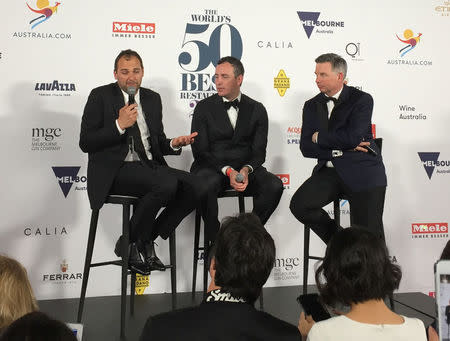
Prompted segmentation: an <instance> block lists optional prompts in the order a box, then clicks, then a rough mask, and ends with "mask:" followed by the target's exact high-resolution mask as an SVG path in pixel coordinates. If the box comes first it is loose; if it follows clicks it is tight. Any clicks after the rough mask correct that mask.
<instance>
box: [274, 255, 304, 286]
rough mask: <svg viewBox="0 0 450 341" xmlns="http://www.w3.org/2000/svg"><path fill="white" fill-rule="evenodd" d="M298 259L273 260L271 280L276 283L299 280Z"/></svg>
mask: <svg viewBox="0 0 450 341" xmlns="http://www.w3.org/2000/svg"><path fill="white" fill-rule="evenodd" d="M299 270H300V258H298V257H286V258H277V259H275V264H274V267H273V272H272V274H273V279H274V280H276V281H288V280H298V279H300V271H299Z"/></svg>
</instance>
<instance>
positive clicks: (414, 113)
mask: <svg viewBox="0 0 450 341" xmlns="http://www.w3.org/2000/svg"><path fill="white" fill-rule="evenodd" d="M397 115H398V119H399V120H426V119H427V114H426V113H423V112H419V111H418V110H417V108H416V107H415V106H413V105H411V104H399V105H398V113H397Z"/></svg>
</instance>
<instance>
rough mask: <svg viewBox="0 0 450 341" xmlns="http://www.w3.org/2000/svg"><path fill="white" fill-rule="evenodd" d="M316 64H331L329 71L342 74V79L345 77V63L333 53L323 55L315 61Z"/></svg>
mask: <svg viewBox="0 0 450 341" xmlns="http://www.w3.org/2000/svg"><path fill="white" fill-rule="evenodd" d="M315 62H316V63H331V69H332V70H333V71H334V72H342V74H343V75H344V79H345V78H346V77H347V62H346V61H345V59H344V58H342V57H341V56H339V55H337V54H335V53H325V54H322V55H320V56H319V57H317V58H316V60H315Z"/></svg>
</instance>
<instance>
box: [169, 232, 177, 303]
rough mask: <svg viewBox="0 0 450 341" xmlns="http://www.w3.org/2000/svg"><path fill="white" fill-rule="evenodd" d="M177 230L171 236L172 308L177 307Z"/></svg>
mask: <svg viewBox="0 0 450 341" xmlns="http://www.w3.org/2000/svg"><path fill="white" fill-rule="evenodd" d="M176 244H177V243H176V239H175V231H174V232H172V234H171V235H170V236H169V254H170V264H171V266H172V267H171V268H170V284H171V285H172V310H175V309H176V308H177V253H176V251H177V246H176Z"/></svg>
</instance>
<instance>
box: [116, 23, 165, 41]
mask: <svg viewBox="0 0 450 341" xmlns="http://www.w3.org/2000/svg"><path fill="white" fill-rule="evenodd" d="M155 33H156V25H155V23H142V22H123V21H114V22H113V24H112V36H113V38H139V39H154V38H155Z"/></svg>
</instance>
